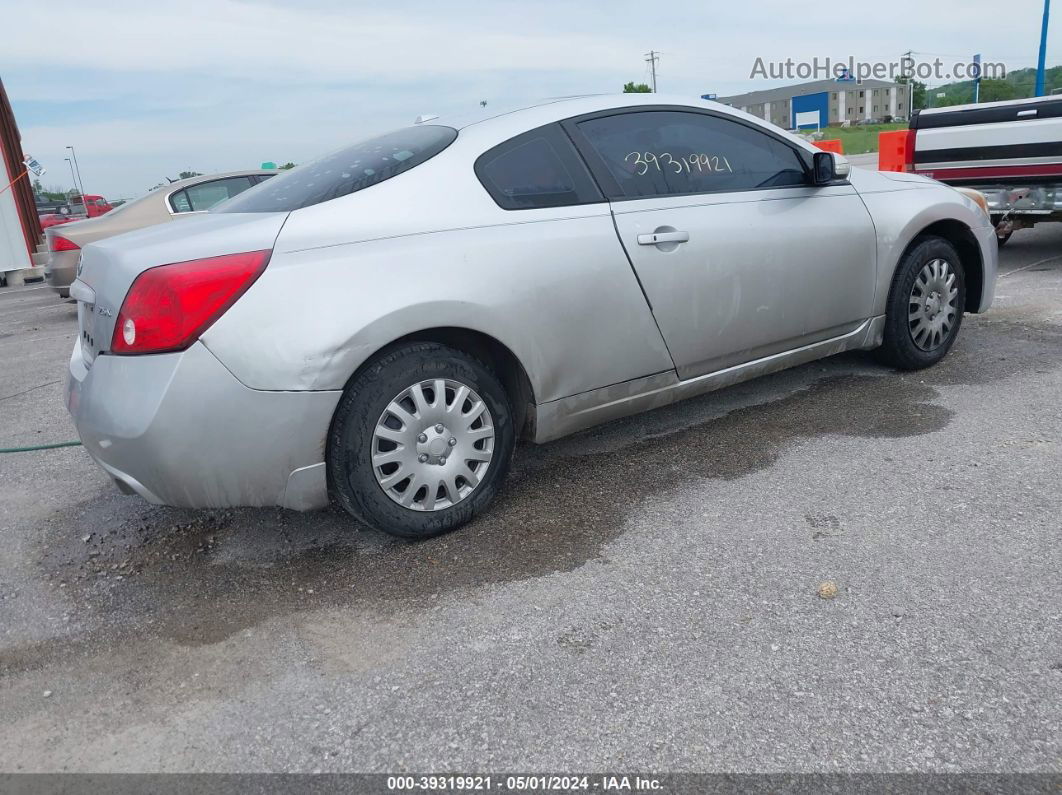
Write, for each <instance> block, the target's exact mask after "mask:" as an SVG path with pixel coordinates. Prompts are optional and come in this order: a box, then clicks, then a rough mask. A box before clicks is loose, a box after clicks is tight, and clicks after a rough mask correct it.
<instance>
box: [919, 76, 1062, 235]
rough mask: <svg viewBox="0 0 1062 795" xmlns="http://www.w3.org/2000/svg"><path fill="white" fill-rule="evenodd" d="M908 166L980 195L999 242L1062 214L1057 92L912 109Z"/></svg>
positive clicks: (1061, 114)
mask: <svg viewBox="0 0 1062 795" xmlns="http://www.w3.org/2000/svg"><path fill="white" fill-rule="evenodd" d="M906 159H907V164H906V166H907V167H906V170H908V171H913V172H914V173H916V174H924V175H925V176H927V177H932V178H933V179H936V180H939V181H940V182H944V183H947V184H948V185H954V186H956V187H967V188H974V189H976V190H978V191H980V192H981V193H983V194H984V195H985V198H986V199H987V200H988V208H989V212H990V213H991V215H992V220H993V222H994V223H995V224H996V232H997V234H998V236H999V244H1000V245H1003V244H1004V243H1006V242H1007V241H1008V240H1009V239H1010V236H1011V234H1013V232H1014V230H1016V229H1024V228H1028V227H1031V226H1033V225H1034V224H1038V223H1041V222H1043V221H1062V96H1051V97H1036V98H1033V99H1019V100H1010V101H1007V102H986V103H982V104H979V105H960V106H956V107H950V108H934V109H931V110H922V111H916V112H915V114H914V115H913V116H912V117H911V123H910V135H909V137H908V139H907V155H906Z"/></svg>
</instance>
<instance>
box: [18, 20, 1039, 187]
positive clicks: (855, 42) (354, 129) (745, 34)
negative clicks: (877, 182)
mask: <svg viewBox="0 0 1062 795" xmlns="http://www.w3.org/2000/svg"><path fill="white" fill-rule="evenodd" d="M1041 9H1042V3H1041V0H1013V2H1011V3H1010V4H1009V5H1008V7H1007V12H1006V14H1005V20H1006V24H1005V25H1004V24H993V22H992V20H1002V17H1001V16H1000V11H999V6H998V2H997V1H996V0H968V1H967V2H966V3H964V4H963V6H962V8H961V10H959V9H957V8H956V7H955V6H954V5H952V4H942V3H926V2H924V0H893V2H892V3H891V4H890V5H889V6H888V8H887V10H885V9H884V7H883V6H881V4H880V2H877V0H873V1H872V0H860V1H858V2H857V1H856V0H853V1H852V2H849V3H846V4H845V7H844V9H843V12H842V13H839V14H838V13H834V12H832V11H827V10H820V7H816V6H802V5H799V4H793V3H792V2H790V1H789V0H757V2H755V3H744V4H742V3H725V4H724V3H712V2H707V3H706V2H703V0H671V2H669V3H666V4H662V3H657V4H655V5H654V4H647V3H645V2H644V0H638V1H637V2H636V1H635V0H614V1H613V2H604V1H603V0H597V1H595V2H590V1H588V2H571V1H570V0H569V1H568V2H561V1H559V0H539V2H532V1H530V0H522V1H521V2H515V1H514V0H491V1H490V2H483V0H477V1H476V2H470V1H469V0H447V2H438V1H437V0H434V1H429V0H413V1H412V2H401V3H392V4H390V5H383V4H380V3H378V2H373V3H366V2H351V1H350V0H303V1H302V2H282V0H274V1H273V2H248V1H238V0H182V1H181V2H178V3H172V4H170V5H167V6H162V5H161V4H158V3H145V2H144V1H143V0H136V2H109V1H108V0H95V2H92V3H67V4H64V5H63V6H62V9H61V12H54V13H53V11H54V10H50V11H49V12H48V14H47V16H42V11H41V7H40V5H39V2H36V1H34V2H30V1H29V0H0V15H2V18H4V19H8V20H11V19H35V20H38V21H40V22H41V24H43V25H44V30H45V31H46V34H45V36H43V37H33V36H29V35H14V36H9V37H7V38H5V41H4V46H3V48H2V49H0V74H2V75H3V76H4V78H5V85H6V87H7V90H8V93H9V95H10V96H11V98H12V101H13V102H14V104H15V108H16V112H19V113H21V114H23V115H22V116H21V117H20V128H21V131H22V134H23V139H24V145H25V147H26V149H28V150H29V151H32V152H33V153H34V154H35V155H37V156H38V157H41V158H45V159H47V160H48V162H49V163H50V164H51V165H50V168H51V169H52V172H53V173H55V174H57V175H58V174H59V173H61V172H62V171H63V170H64V169H65V163H64V162H63V160H62V158H63V156H65V154H66V152H65V149H64V147H65V146H66V144H68V143H73V144H75V145H77V146H78V156H79V159H80V160H81V165H82V172H83V174H84V175H85V179H86V184H88V183H89V182H90V175H91V176H92V179H91V182H93V183H94V184H96V185H99V186H100V189H101V191H110V192H112V193H119V194H128V193H130V192H134V191H136V190H140V189H142V186H146V185H149V184H153V183H154V182H156V181H158V179H159V178H160V177H161V176H162V175H164V174H166V173H169V174H174V173H176V172H177V171H179V170H181V169H183V168H196V169H200V170H202V169H205V168H213V167H218V168H228V167H233V166H253V165H257V163H258V162H261V160H264V159H294V160H305V159H307V158H309V157H312V156H314V155H315V154H319V153H321V152H323V151H327V150H328V149H331V148H334V147H335V146H338V145H341V144H343V143H346V142H349V141H351V140H354V139H356V138H357V137H360V136H362V135H365V134H368V133H371V132H374V131H377V130H380V129H384V128H388V127H393V126H397V125H398V124H402V123H406V122H408V120H410V119H412V118H413V117H414V116H416V115H417V114H418V113H421V112H426V111H430V112H436V113H443V112H447V111H451V110H455V109H468V108H472V107H475V106H476V104H477V103H478V101H479V100H480V99H486V100H488V101H490V102H492V103H500V102H505V101H521V100H525V99H531V98H535V97H541V96H551V95H559V94H574V93H585V92H603V91H616V90H618V89H619V88H620V86H622V84H623V83H624V82H626V81H627V80H632V79H633V80H639V81H640V80H644V79H645V78H646V65H645V63H644V61H643V53H645V52H646V51H647V50H648V49H650V48H654V49H657V50H659V51H662V53H663V55H662V58H661V62H660V67H659V77H660V86H661V90H666V91H669V92H675V93H687V94H702V93H706V92H716V93H720V94H727V93H738V92H740V91H744V90H749V89H752V88H764V87H767V86H768V85H770V84H768V83H755V84H754V83H750V81H749V80H748V76H749V72H750V70H751V68H752V64H753V62H754V60H755V58H756V57H757V56H762V57H764V58H766V59H773V60H774V59H785V58H787V57H792V58H796V59H810V58H812V57H815V56H819V57H820V58H821V57H824V56H831V57H834V58H844V57H847V56H848V55H853V56H855V57H857V58H860V59H864V60H880V59H887V58H889V59H891V58H898V57H899V55H900V53H901V52H903V51H905V50H907V49H914V50H916V51H923V52H927V53H946V54H962V53H973V52H976V51H980V52H982V53H983V54H984V56H985V58H986V59H995V60H1006V61H1008V62H1010V63H1011V65H1012V66H1015V67H1021V66H1028V65H1030V63H1031V62H1032V60H1033V59H1034V58H1035V50H1036V46H1037V44H1038V36H1039V25H1040V11H1041ZM1053 47H1054V42H1053V41H1052V53H1053V54H1055V50H1054V48H1053ZM20 109H22V110H20Z"/></svg>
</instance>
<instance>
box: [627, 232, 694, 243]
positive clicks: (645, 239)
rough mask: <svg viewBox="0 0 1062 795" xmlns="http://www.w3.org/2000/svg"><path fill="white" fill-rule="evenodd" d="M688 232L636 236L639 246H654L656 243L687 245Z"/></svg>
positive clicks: (688, 240)
mask: <svg viewBox="0 0 1062 795" xmlns="http://www.w3.org/2000/svg"><path fill="white" fill-rule="evenodd" d="M689 242H690V233H689V232H653V233H652V234H650V235H638V245H639V246H655V245H657V244H658V243H689Z"/></svg>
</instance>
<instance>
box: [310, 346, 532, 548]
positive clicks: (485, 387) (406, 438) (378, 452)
mask: <svg viewBox="0 0 1062 795" xmlns="http://www.w3.org/2000/svg"><path fill="white" fill-rule="evenodd" d="M514 443H515V433H514V430H513V425H512V412H511V411H510V408H509V401H508V397H507V396H506V394H505V390H504V389H503V388H502V385H501V383H500V382H499V381H498V378H497V377H496V376H495V375H494V373H493V372H491V370H490V369H489V368H488V367H487V366H486V365H485V364H483V363H482V362H480V361H479V360H477V359H475V358H474V357H472V356H469V355H468V354H466V353H463V352H461V351H458V350H454V349H453V348H449V347H446V346H444V345H439V344H436V343H412V344H409V345H404V346H402V347H399V348H396V349H393V350H391V351H389V352H387V353H385V354H384V355H383V356H381V357H379V358H377V359H376V360H374V361H373V362H371V363H370V364H369V365H368V366H367V367H365V368H363V370H362V371H361V372H360V373H359V374H358V376H357V377H356V378H354V380H353V381H352V382H351V383H350V385H349V386H348V387H347V389H346V391H345V392H344V394H343V397H342V399H341V400H340V403H339V407H338V408H337V410H336V414H335V418H334V419H333V421H332V429H331V432H330V434H329V445H328V474H329V486H330V489H331V491H332V493H333V495H334V496H335V498H336V499H337V501H338V502H339V503H340V504H341V505H342V506H343V507H344V508H345V509H346V510H347V511H349V512H350V513H351V514H352V515H353V516H354V517H355V518H358V519H360V520H361V521H363V522H365V523H366V524H369V525H372V526H373V527H376V528H378V529H380V530H383V531H384V532H386V533H390V534H392V535H396V536H401V537H403V538H414V539H416V538H430V537H431V536H435V535H439V534H440V533H446V532H448V531H450V530H454V529H456V528H458V527H460V526H461V525H463V524H465V523H466V522H468V521H470V520H471V519H472V518H473V517H474V516H475V515H476V514H478V513H479V512H481V511H482V510H483V509H484V508H486V506H487V505H488V504H489V503H490V502H491V501H492V500H493V499H494V496H495V494H496V493H497V491H498V488H499V487H500V485H501V483H502V481H503V480H504V479H505V475H506V473H507V472H508V469H509V462H510V459H511V458H512V452H513V446H514Z"/></svg>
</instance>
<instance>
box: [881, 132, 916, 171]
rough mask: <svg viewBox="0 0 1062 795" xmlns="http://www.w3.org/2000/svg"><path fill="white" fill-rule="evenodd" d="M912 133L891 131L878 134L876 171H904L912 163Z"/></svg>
mask: <svg viewBox="0 0 1062 795" xmlns="http://www.w3.org/2000/svg"><path fill="white" fill-rule="evenodd" d="M913 148H914V132H913V131H912V130H893V131H891V132H883V133H878V171H906V170H907V164H908V163H911V162H913V158H912V157H911V155H912V151H911V150H912V149H913Z"/></svg>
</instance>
